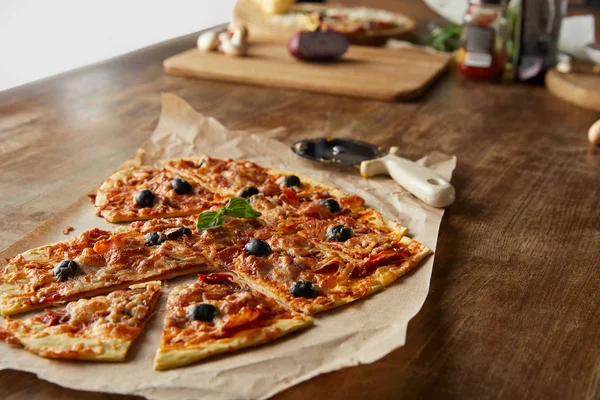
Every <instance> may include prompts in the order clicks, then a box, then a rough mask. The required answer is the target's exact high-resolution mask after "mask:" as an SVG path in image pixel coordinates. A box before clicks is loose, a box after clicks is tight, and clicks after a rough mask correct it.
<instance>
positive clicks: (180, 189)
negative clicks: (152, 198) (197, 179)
mask: <svg viewBox="0 0 600 400" xmlns="http://www.w3.org/2000/svg"><path fill="white" fill-rule="evenodd" d="M171 187H172V188H173V190H174V191H175V193H177V194H188V193H189V192H191V191H192V185H190V184H189V182H186V181H184V180H183V179H180V178H175V179H173V180H172V181H171Z"/></svg>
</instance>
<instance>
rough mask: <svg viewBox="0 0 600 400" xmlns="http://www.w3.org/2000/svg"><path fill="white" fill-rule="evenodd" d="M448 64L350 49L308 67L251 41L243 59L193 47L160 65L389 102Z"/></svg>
mask: <svg viewBox="0 0 600 400" xmlns="http://www.w3.org/2000/svg"><path fill="white" fill-rule="evenodd" d="M449 62H450V57H448V56H446V55H438V54H432V53H430V52H427V51H424V50H421V49H418V48H414V49H413V48H406V49H385V48H380V47H365V46H350V49H349V50H348V52H347V53H346V54H344V57H343V58H342V59H341V60H340V61H337V62H330V63H314V62H312V63H311V62H303V61H299V60H296V59H295V58H294V57H292V56H290V54H289V53H288V51H287V48H286V46H285V45H283V44H275V43H252V44H251V46H250V47H249V50H248V55H247V56H246V57H228V56H226V55H224V54H221V53H218V52H210V53H204V52H201V51H199V50H198V49H196V48H193V49H190V50H187V51H185V52H183V53H181V54H177V55H175V56H173V57H170V58H168V59H166V60H165V61H164V67H165V71H166V72H167V74H169V75H173V76H186V77H192V78H204V79H213V80H219V81H226V82H234V83H242V84H251V85H259V86H265V87H274V88H282V89H297V90H307V91H311V92H319V93H328V94H340V95H345V96H351V97H358V98H366V99H377V100H387V101H395V100H409V99H414V98H415V97H417V96H419V95H421V94H422V93H423V92H424V91H425V89H426V88H427V87H429V86H430V85H431V84H432V83H433V81H434V80H435V79H436V78H438V77H439V76H440V75H441V74H442V73H443V72H444V71H445V69H446V67H447V66H448V63H449Z"/></svg>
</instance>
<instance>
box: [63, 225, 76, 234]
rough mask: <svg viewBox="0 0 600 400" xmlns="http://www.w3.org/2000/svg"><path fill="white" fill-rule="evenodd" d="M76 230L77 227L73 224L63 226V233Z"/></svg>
mask: <svg viewBox="0 0 600 400" xmlns="http://www.w3.org/2000/svg"><path fill="white" fill-rule="evenodd" d="M74 230H75V228H73V227H72V226H71V225H69V226H67V227H65V228H63V230H62V232H63V235H68V234H69V233H70V232H71V231H74Z"/></svg>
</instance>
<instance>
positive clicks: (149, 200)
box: [135, 189, 154, 208]
mask: <svg viewBox="0 0 600 400" xmlns="http://www.w3.org/2000/svg"><path fill="white" fill-rule="evenodd" d="M135 202H136V203H137V205H138V206H140V207H142V208H145V207H152V206H153V205H154V193H152V191H151V190H148V189H144V190H140V191H139V192H137V193H136V194H135Z"/></svg>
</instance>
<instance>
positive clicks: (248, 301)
mask: <svg viewBox="0 0 600 400" xmlns="http://www.w3.org/2000/svg"><path fill="white" fill-rule="evenodd" d="M312 323H313V320H312V318H310V317H308V316H306V315H303V314H300V313H297V312H295V311H292V310H290V309H287V308H285V307H283V306H281V305H280V304H279V303H277V302H276V301H275V300H273V299H271V298H268V297H266V296H264V295H263V294H261V293H259V292H256V291H254V290H252V289H251V288H249V287H248V286H246V285H245V284H244V283H241V282H239V281H237V280H236V279H235V278H234V277H233V275H231V274H227V273H213V274H210V275H199V279H198V280H197V281H196V282H194V283H192V284H190V285H183V286H178V287H176V288H174V289H173V290H172V291H171V293H170V294H169V298H168V300H167V310H166V315H165V327H164V332H163V334H162V337H161V342H160V347H159V349H158V351H157V353H156V357H155V359H154V368H155V369H156V370H166V369H171V368H177V367H181V366H184V365H187V364H191V363H193V362H196V361H199V360H202V359H204V358H206V357H210V356H212V355H214V354H218V353H224V352H231V351H235V350H238V349H241V348H244V347H249V346H256V345H259V344H262V343H266V342H270V341H272V340H275V339H276V338H279V337H281V336H283V335H286V334H288V333H290V332H293V331H295V330H298V329H302V328H305V327H307V326H310V325H312Z"/></svg>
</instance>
